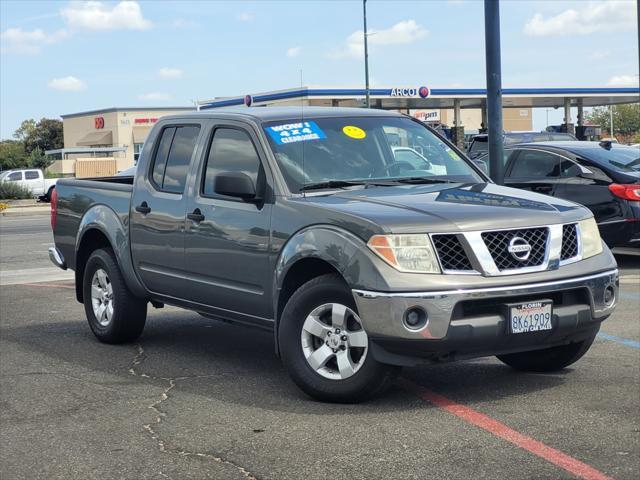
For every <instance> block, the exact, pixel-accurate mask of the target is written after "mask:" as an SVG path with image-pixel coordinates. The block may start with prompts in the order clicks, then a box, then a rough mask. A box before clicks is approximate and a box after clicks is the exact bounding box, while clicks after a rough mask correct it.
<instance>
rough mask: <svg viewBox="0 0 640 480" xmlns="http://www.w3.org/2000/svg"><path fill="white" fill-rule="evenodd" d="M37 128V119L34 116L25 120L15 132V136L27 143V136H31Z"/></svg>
mask: <svg viewBox="0 0 640 480" xmlns="http://www.w3.org/2000/svg"><path fill="white" fill-rule="evenodd" d="M35 130H36V121H35V120H34V119H33V118H30V119H29V120H23V121H22V123H21V124H20V126H19V127H18V129H17V130H16V131H15V132H13V138H15V139H16V140H18V141H20V142H22V143H25V142H26V141H27V138H29V137H31V136H32V135H33V134H34V132H35Z"/></svg>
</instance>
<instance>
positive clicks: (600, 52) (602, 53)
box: [589, 50, 611, 60]
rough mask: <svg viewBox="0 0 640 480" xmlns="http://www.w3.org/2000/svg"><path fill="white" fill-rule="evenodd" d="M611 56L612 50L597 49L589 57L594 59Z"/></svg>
mask: <svg viewBox="0 0 640 480" xmlns="http://www.w3.org/2000/svg"><path fill="white" fill-rule="evenodd" d="M610 56H611V52H610V51H609V50H595V51H594V52H593V53H591V55H589V58H591V59H592V60H604V59H605V58H609V57H610Z"/></svg>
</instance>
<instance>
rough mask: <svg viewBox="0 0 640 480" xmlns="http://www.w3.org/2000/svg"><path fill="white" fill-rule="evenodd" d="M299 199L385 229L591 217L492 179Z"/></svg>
mask: <svg viewBox="0 0 640 480" xmlns="http://www.w3.org/2000/svg"><path fill="white" fill-rule="evenodd" d="M301 200H302V199H301ZM304 201H305V202H309V203H311V204H313V205H315V206H317V207H321V208H323V209H331V210H334V211H335V212H336V213H338V212H340V213H342V214H346V215H348V216H352V217H353V216H356V217H359V218H361V219H363V220H369V221H371V222H373V223H375V224H377V225H379V226H380V227H382V229H383V230H384V231H387V232H390V233H417V232H430V233H432V232H457V231H473V230H487V229H500V228H511V227H514V228H516V227H530V226H537V225H550V224H557V223H567V222H573V221H578V220H582V219H584V218H587V217H589V216H590V215H591V214H590V212H589V210H587V209H586V208H585V207H583V206H581V205H578V204H575V203H572V202H568V201H565V200H561V199H558V198H553V197H549V196H547V195H541V194H537V193H532V192H529V191H525V190H518V189H515V188H509V187H503V186H500V185H495V184H493V183H474V184H461V183H455V184H452V183H446V184H433V185H399V186H392V187H372V188H366V189H357V190H349V191H346V190H345V191H340V192H337V193H333V194H330V195H323V196H306V197H305V198H304Z"/></svg>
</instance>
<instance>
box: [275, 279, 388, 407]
mask: <svg viewBox="0 0 640 480" xmlns="http://www.w3.org/2000/svg"><path fill="white" fill-rule="evenodd" d="M278 339H279V344H280V352H281V355H282V361H283V363H284V365H285V367H286V368H287V370H288V372H289V374H290V375H291V377H292V379H293V381H294V382H295V383H296V384H297V385H298V386H299V387H300V388H301V389H302V390H303V391H304V392H305V393H307V394H308V395H310V396H311V397H313V398H316V399H318V400H322V401H328V402H359V401H362V400H365V399H367V398H370V397H372V396H375V395H377V394H379V393H380V392H382V391H383V390H384V389H385V387H386V386H388V385H389V383H390V381H391V380H392V379H393V378H394V376H395V374H396V373H397V372H398V370H399V369H398V368H397V367H393V366H390V365H384V364H381V363H379V362H378V361H376V360H375V359H374V358H373V355H371V354H370V352H369V339H368V337H367V334H366V332H365V331H364V329H363V327H362V322H361V321H360V318H359V317H358V314H357V311H356V306H355V302H354V300H353V297H352V295H351V292H350V291H349V289H348V288H347V286H346V285H345V283H344V281H343V280H342V279H341V278H340V277H339V276H338V275H337V274H329V275H322V276H320V277H317V278H314V279H313V280H310V281H309V282H307V283H305V284H304V285H302V286H301V287H300V288H299V289H298V290H296V292H295V293H294V294H293V295H292V296H291V298H290V299H289V301H288V302H287V304H286V306H285V308H284V310H283V312H282V317H281V321H280V327H279V330H278Z"/></svg>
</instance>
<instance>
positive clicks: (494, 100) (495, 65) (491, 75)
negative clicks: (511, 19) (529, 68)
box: [484, 0, 504, 185]
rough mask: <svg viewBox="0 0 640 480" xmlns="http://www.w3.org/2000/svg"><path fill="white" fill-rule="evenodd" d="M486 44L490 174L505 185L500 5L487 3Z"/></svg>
mask: <svg viewBox="0 0 640 480" xmlns="http://www.w3.org/2000/svg"><path fill="white" fill-rule="evenodd" d="M484 38H485V41H484V45H485V55H486V65H487V69H486V72H487V117H488V123H489V125H488V127H489V138H488V140H489V142H488V143H489V145H488V147H489V173H490V175H491V178H492V179H493V181H494V182H496V183H497V184H498V185H502V184H503V183H504V160H503V152H504V148H503V147H504V145H503V139H502V73H501V62H500V3H499V0H484Z"/></svg>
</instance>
